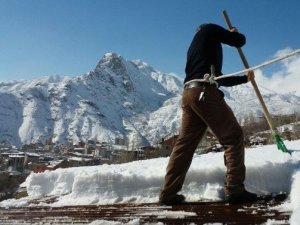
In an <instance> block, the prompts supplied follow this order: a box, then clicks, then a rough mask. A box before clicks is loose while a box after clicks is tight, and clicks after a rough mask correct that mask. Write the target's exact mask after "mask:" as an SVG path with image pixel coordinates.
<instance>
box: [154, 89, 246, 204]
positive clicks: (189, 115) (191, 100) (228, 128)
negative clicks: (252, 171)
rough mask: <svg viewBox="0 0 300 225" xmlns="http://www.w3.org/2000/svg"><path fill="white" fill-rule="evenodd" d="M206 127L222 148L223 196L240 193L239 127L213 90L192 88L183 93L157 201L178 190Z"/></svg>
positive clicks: (242, 168)
mask: <svg viewBox="0 0 300 225" xmlns="http://www.w3.org/2000/svg"><path fill="white" fill-rule="evenodd" d="M201 92H204V94H203V95H202V96H201ZM200 97H201V98H200ZM208 126H209V127H210V128H211V130H212V132H213V133H214V134H215V135H216V137H217V138H218V140H219V142H220V144H221V145H223V146H224V147H225V154H224V159H225V160H224V161H225V165H226V167H227V172H226V182H225V194H232V193H238V192H242V191H244V180H245V164H244V135H243V131H242V128H241V126H240V125H239V124H238V122H237V120H236V118H235V116H234V114H233V112H232V110H231V108H230V107H229V106H228V105H227V104H226V102H225V100H224V98H223V95H222V93H221V92H220V91H219V90H218V89H217V87H215V86H206V87H194V88H189V89H186V90H184V92H183V96H182V121H181V129H180V133H179V137H178V139H177V141H176V144H175V146H174V148H173V150H172V153H171V156H170V159H169V163H168V166H167V173H166V176H165V182H164V185H163V188H162V190H161V193H160V199H161V200H162V199H164V200H166V199H172V198H174V196H175V195H176V194H177V192H179V191H180V190H181V188H182V185H183V183H184V180H185V176H186V173H187V171H188V169H189V167H190V165H191V162H192V158H193V154H194V152H195V150H196V148H197V146H198V144H199V141H200V140H201V139H202V137H203V135H204V134H205V131H206V129H207V127H208ZM199 179H201V177H200V178H199Z"/></svg>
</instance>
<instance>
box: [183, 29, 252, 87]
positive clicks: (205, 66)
mask: <svg viewBox="0 0 300 225" xmlns="http://www.w3.org/2000/svg"><path fill="white" fill-rule="evenodd" d="M222 43H223V44H227V45H230V46H233V47H242V46H243V45H244V44H245V43H246V38H245V36H244V35H243V34H241V33H238V32H230V31H228V30H226V29H224V28H223V27H221V26H219V25H216V24H203V25H201V26H200V29H199V31H198V32H197V33H196V35H195V37H194V39H193V40H192V43H191V45H190V47H189V49H188V52H187V63H186V67H185V73H186V78H185V80H184V82H187V81H190V80H193V79H203V75H204V74H206V73H208V74H210V67H211V65H214V67H215V73H216V76H220V75H222V62H223V51H222V45H221V44H222ZM246 82H247V76H235V77H229V78H224V79H220V80H218V84H219V86H234V85H238V84H242V83H246Z"/></svg>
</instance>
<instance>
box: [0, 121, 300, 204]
mask: <svg viewBox="0 0 300 225" xmlns="http://www.w3.org/2000/svg"><path fill="white" fill-rule="evenodd" d="M283 118H284V119H285V121H283ZM294 121H295V119H290V118H289V120H287V117H281V118H280V123H279V122H278V125H279V124H284V123H285V124H288V125H284V126H281V127H280V129H279V131H280V134H281V136H282V137H283V139H284V140H295V139H300V123H299V122H294ZM291 122H292V123H291ZM265 123H266V122H265V121H264V120H262V121H260V122H256V123H255V122H253V121H251V120H249V122H248V125H247V123H245V124H246V126H244V127H243V129H244V133H245V145H246V146H247V147H253V146H256V145H265V144H270V143H273V141H272V137H271V135H270V132H268V131H266V129H267V126H266V125H265ZM261 130H265V131H261ZM250 131H251V132H250ZM253 131H256V133H254V132H253ZM177 137H178V134H170V135H168V136H166V137H163V138H161V140H159V141H158V142H157V144H155V145H154V146H140V147H136V148H134V149H129V147H128V144H127V140H125V139H122V138H116V139H115V140H114V143H108V142H99V141H94V140H88V141H87V142H79V143H76V144H73V142H72V141H70V142H69V143H68V144H55V143H52V142H51V140H47V141H45V143H40V142H39V143H31V144H27V145H23V146H22V147H19V148H18V147H16V146H13V145H11V144H8V143H5V142H2V143H0V201H1V200H3V199H6V198H11V197H14V196H15V195H16V193H17V189H18V187H19V185H20V184H21V183H23V182H24V181H25V179H26V177H27V176H28V175H29V174H30V173H32V172H34V173H40V172H44V171H46V170H56V169H58V168H69V167H80V166H97V165H103V164H119V163H127V162H131V161H135V160H145V159H151V158H158V157H168V156H169V155H170V154H171V151H172V148H173V146H174V144H175V141H176V139H177ZM223 150H224V149H223V147H222V146H221V145H220V144H219V143H218V141H217V139H216V138H215V136H214V135H213V134H212V133H211V132H209V131H207V132H206V135H205V137H204V138H203V139H202V141H201V142H200V143H199V145H198V148H197V149H196V154H204V153H208V152H211V151H215V152H219V151H223Z"/></svg>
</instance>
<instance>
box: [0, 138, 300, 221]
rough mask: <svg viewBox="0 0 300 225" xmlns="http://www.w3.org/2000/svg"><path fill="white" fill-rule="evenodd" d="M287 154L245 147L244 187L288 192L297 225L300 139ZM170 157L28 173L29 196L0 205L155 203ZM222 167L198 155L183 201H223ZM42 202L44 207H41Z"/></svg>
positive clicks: (212, 157)
mask: <svg viewBox="0 0 300 225" xmlns="http://www.w3.org/2000/svg"><path fill="white" fill-rule="evenodd" d="M285 144H286V146H287V147H288V149H289V150H291V155H290V154H287V153H283V152H281V151H278V150H277V148H276V146H275V145H268V146H260V147H258V148H251V149H246V159H245V163H246V167H247V174H246V182H245V185H246V188H247V189H248V190H249V191H252V192H256V193H259V194H268V193H281V192H286V193H288V194H289V199H288V201H287V202H286V203H285V204H284V206H282V208H285V209H286V210H292V211H293V214H292V216H291V224H299V221H300V140H297V141H290V142H288V141H286V142H285ZM167 162H168V158H158V159H151V160H144V161H135V162H131V163H126V164H118V165H101V166H92V167H76V168H67V169H57V170H55V171H46V172H44V173H39V174H35V173H32V174H30V175H29V177H28V178H27V179H26V181H25V183H24V185H26V187H27V192H28V197H25V198H21V199H18V200H16V199H9V200H6V201H3V202H0V207H13V206H16V207H18V206H30V203H29V202H30V200H33V199H39V198H43V197H46V196H58V198H57V200H56V201H55V202H53V203H49V204H48V205H50V206H53V207H55V206H65V205H86V204H114V203H126V202H135V203H149V202H157V201H158V193H159V191H160V188H161V186H162V183H163V179H164V175H165V168H166V165H167ZM225 171H226V168H225V166H224V160H223V153H208V154H205V155H196V156H195V157H194V159H193V162H192V165H191V168H190V170H189V172H188V174H187V177H186V181H185V184H184V187H183V190H182V194H184V195H185V196H186V198H187V201H199V200H211V201H217V200H222V199H223V198H224V194H223V186H224V178H225ZM43 204H46V203H43Z"/></svg>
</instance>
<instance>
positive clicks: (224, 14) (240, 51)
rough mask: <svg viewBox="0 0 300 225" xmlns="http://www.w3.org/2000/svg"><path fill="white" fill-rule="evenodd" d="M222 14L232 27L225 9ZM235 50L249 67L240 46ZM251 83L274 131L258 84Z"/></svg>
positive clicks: (253, 81)
mask: <svg viewBox="0 0 300 225" xmlns="http://www.w3.org/2000/svg"><path fill="white" fill-rule="evenodd" d="M223 16H224V19H225V21H226V24H227V27H228V29H232V28H233V26H232V25H231V22H230V19H229V17H228V14H227V12H226V11H225V10H223ZM237 50H238V52H239V55H240V57H241V59H242V62H243V64H244V67H245V68H246V69H248V68H250V66H249V64H248V62H247V59H246V57H245V55H244V52H243V50H242V48H237ZM251 84H252V86H253V88H254V91H255V94H256V96H257V98H258V100H259V103H260V105H261V107H262V109H263V113H264V115H265V117H266V119H267V122H268V124H269V127H270V129H271V131H272V132H275V128H274V125H273V122H272V119H271V115H270V113H269V111H268V108H267V106H266V104H265V102H264V99H263V97H262V95H261V93H260V91H259V89H258V86H257V84H256V82H255V80H254V79H251Z"/></svg>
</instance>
